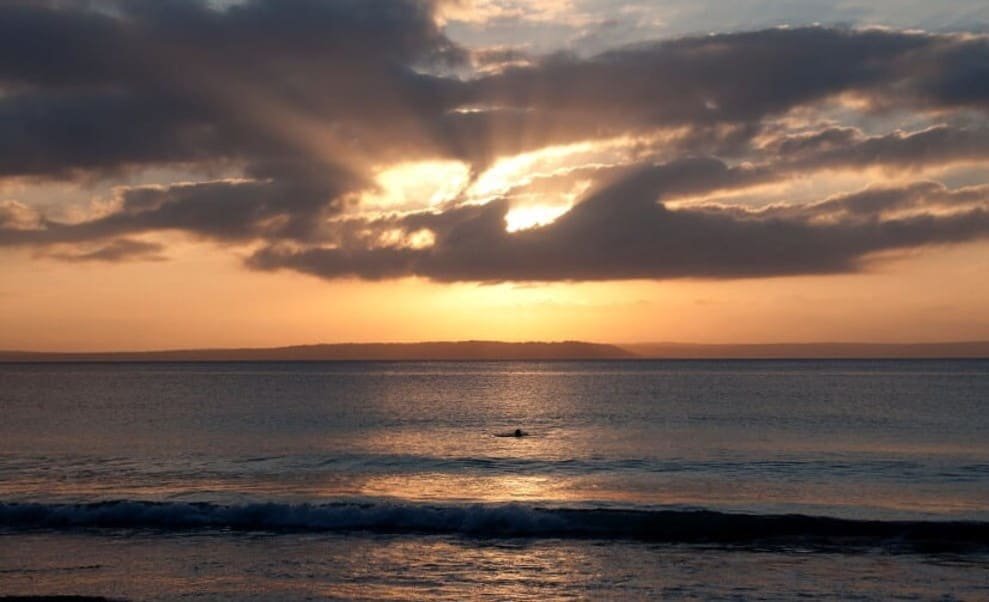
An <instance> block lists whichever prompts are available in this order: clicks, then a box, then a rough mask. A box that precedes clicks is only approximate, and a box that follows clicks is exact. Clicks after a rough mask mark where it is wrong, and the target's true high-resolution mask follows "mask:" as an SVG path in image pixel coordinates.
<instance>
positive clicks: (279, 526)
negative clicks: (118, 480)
mask: <svg viewBox="0 0 989 602" xmlns="http://www.w3.org/2000/svg"><path fill="white" fill-rule="evenodd" d="M0 528H3V529H8V530H24V529H52V530H66V529H150V530H159V531H181V530H231V531H269V532H298V531H326V532H335V531H340V532H346V531H366V532H375V533H429V534H459V535H466V536H475V537H529V538H543V537H552V538H591V539H629V540H644V541H656V542H671V543H711V544H741V545H762V544H766V545H774V544H777V545H824V546H828V545H835V546H882V547H892V548H901V547H902V548H908V549H914V550H916V549H921V550H959V551H962V550H980V551H983V550H989V522H977V521H953V522H949V521H879V520H852V519H841V518H832V517H823V516H805V515H798V514H787V515H772V514H733V513H723V512H715V511H711V510H618V509H607V508H597V509H569V508H544V507H538V506H527V505H521V504H470V505H427V504H410V503H343V502H338V503H327V504H283V503H256V504H241V505H223V504H214V503H206V502H202V503H179V502H146V501H133V500H121V501H111V502H97V503H80V504H69V503H58V504H43V503H0Z"/></svg>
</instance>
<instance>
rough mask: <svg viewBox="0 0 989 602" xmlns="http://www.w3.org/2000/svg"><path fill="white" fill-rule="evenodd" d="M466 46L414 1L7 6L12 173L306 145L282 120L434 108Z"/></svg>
mask: <svg viewBox="0 0 989 602" xmlns="http://www.w3.org/2000/svg"><path fill="white" fill-rule="evenodd" d="M98 9H101V10H98ZM462 55H463V52H462V51H460V50H459V49H458V48H457V47H456V46H454V45H453V44H452V43H451V42H449V41H448V40H447V39H446V38H445V37H444V36H443V35H442V33H441V32H440V31H439V30H438V29H437V28H436V25H435V23H434V21H433V18H432V15H431V12H430V10H429V7H428V5H426V4H424V3H420V2H414V1H407V2H403V1H393V0H389V1H385V0H337V1H330V2H322V1H317V0H277V1H276V0H256V1H252V2H247V3H244V4H238V5H236V6H233V7H231V8H229V9H227V10H225V11H216V10H211V9H209V8H208V7H207V6H206V5H205V3H203V2H194V1H190V0H155V1H148V2H140V1H127V0H121V1H116V2H109V1H108V2H75V3H13V4H11V3H6V4H3V5H0V90H4V91H8V93H6V94H0V175H23V174H28V175H38V176H45V175H61V174H65V173H70V172H72V171H73V170H99V169H112V168H116V167H120V166H127V165H146V164H155V163H167V162H183V161H188V162H203V161H209V160H215V159H227V158H235V159H240V160H243V161H246V162H248V163H250V162H252V161H254V160H257V159H259V158H261V159H265V158H269V157H271V156H276V157H277V156H281V155H284V154H290V153H297V154H305V153H308V152H309V151H310V150H311V149H309V148H307V147H305V146H304V145H301V144H300V143H299V141H298V140H297V139H296V136H293V135H291V134H286V133H285V132H284V131H283V129H282V125H281V124H279V123H278V121H279V120H282V119H285V118H286V117H287V115H304V116H306V117H308V118H310V119H320V120H326V121H327V122H330V121H332V120H334V119H345V120H347V121H348V122H351V125H352V126H353V127H358V126H365V127H366V126H367V124H369V123H371V124H373V123H376V122H377V123H380V122H378V121H377V120H382V119H384V120H396V121H401V120H405V121H409V120H413V119H418V118H419V117H420V115H425V116H426V117H427V118H428V117H429V115H428V114H429V113H431V112H433V113H436V114H439V113H442V111H443V110H444V109H445V108H446V104H447V103H446V102H445V101H444V96H445V95H447V94H448V93H449V89H451V88H455V87H456V85H457V84H456V82H455V81H452V80H451V81H446V80H442V79H439V78H435V77H429V76H425V75H420V74H418V73H416V72H415V71H413V70H412V67H414V66H415V65H419V64H445V63H450V62H455V61H457V60H461V59H462V58H463V57H462ZM280 113H281V114H280ZM409 127H410V126H409V125H408V124H407V123H397V124H396V127H395V129H394V130H392V131H393V132H396V131H397V132H401V131H403V128H409ZM357 133H360V134H366V132H364V131H360V129H359V128H358V130H357ZM386 134H387V130H385V131H378V136H379V137H384V136H385V135H386ZM372 138H373V136H372ZM310 158H311V159H312V160H315V158H313V157H310ZM319 159H320V160H321V161H323V162H325V161H326V160H327V158H326V157H320V158H319Z"/></svg>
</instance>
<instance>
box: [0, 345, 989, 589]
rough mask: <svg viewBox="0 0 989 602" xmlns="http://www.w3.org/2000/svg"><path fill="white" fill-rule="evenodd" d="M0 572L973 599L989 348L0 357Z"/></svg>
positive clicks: (24, 581)
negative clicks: (813, 356)
mask: <svg viewBox="0 0 989 602" xmlns="http://www.w3.org/2000/svg"><path fill="white" fill-rule="evenodd" d="M516 428H518V429H522V430H523V431H525V432H526V433H527V435H526V436H523V437H506V436H499V435H504V434H508V433H511V432H513V431H514V430H515V429H516ZM0 594H16V595H22V594H32V595H43V594H86V595H102V596H109V597H114V598H122V599H134V600H173V599H196V598H200V599H208V600H213V599H229V600H242V599H257V600H283V599H287V600H294V599H374V600H378V599H449V600H463V599H469V598H490V599H495V600H501V599H540V600H547V599H654V598H665V599H713V600H718V599H724V600H735V599H779V600H790V599H794V598H797V597H811V598H814V597H817V598H827V599H836V598H837V599H864V600H873V599H874V600H886V599H893V598H903V599H931V600H945V599H948V600H951V599H959V600H986V599H989V361H981V360H964V361H948V360H943V361H934V360H923V361H921V360H912V361H725V362H717V361H604V362H336V363H318V362H316V363H306V362H300V363H120V364H87V363H78V364H2V365H0Z"/></svg>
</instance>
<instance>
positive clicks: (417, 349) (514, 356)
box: [0, 341, 989, 362]
mask: <svg viewBox="0 0 989 602" xmlns="http://www.w3.org/2000/svg"><path fill="white" fill-rule="evenodd" d="M880 358H891V359H896V358H900V359H907V358H917V359H920V358H989V341H968V342H947V343H768V344H694V343H635V344H622V345H609V344H602V343H588V342H583V341H561V342H524V343H515V342H503V341H446V342H426V343H333V344H320V345H295V346H290V347H271V348H235V349H178V350H166V351H114V352H36V351H0V362H211V361H212V362H231V361H374V360H381V361H427V360H436V361H512V360H517V361H524V360H621V359H880Z"/></svg>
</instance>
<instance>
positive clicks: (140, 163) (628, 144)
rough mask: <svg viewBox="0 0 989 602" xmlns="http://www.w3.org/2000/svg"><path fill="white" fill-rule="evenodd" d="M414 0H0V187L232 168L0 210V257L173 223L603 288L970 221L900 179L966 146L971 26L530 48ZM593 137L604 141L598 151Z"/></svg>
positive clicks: (977, 140)
mask: <svg viewBox="0 0 989 602" xmlns="http://www.w3.org/2000/svg"><path fill="white" fill-rule="evenodd" d="M487 4H488V5H490V6H489V8H492V7H493V8H497V7H498V6H501V5H500V4H497V3H495V4H492V3H487ZM566 4H567V3H561V4H560V6H564V5H566ZM438 6H440V5H439V4H437V3H435V2H418V1H414V0H387V1H386V0H249V1H246V2H238V3H233V4H229V5H227V6H226V7H225V8H215V7H214V6H213V5H212V4H210V3H207V2H205V1H199V0H157V1H138V0H94V1H92V2H79V3H73V2H20V1H18V2H7V3H3V4H0V178H21V179H25V178H26V179H27V180H32V181H33V180H52V179H62V178H79V177H80V176H86V177H96V178H106V179H114V178H117V177H118V176H120V174H123V173H129V172H132V171H139V170H147V169H150V168H158V167H169V168H174V169H176V170H185V171H187V172H189V173H194V174H195V173H198V174H202V173H210V172H211V170H212V171H213V172H216V173H218V172H223V173H224V174H229V173H235V175H236V177H229V178H224V179H218V178H217V177H215V176H213V177H211V178H210V179H208V180H205V181H190V182H173V183H166V184H162V185H157V186H129V187H127V186H124V187H122V188H121V189H120V192H119V196H118V197H117V198H116V199H115V201H116V205H114V206H115V209H114V210H112V211H110V212H108V213H105V214H102V215H100V216H97V217H93V218H91V219H84V220H81V221H75V222H68V221H55V220H52V219H47V218H46V217H45V216H43V215H42V214H40V213H39V212H37V211H34V210H32V209H31V208H30V207H28V206H27V205H24V204H23V203H14V202H13V201H5V202H4V203H3V204H0V246H3V245H8V246H9V245H24V246H32V247H35V248H38V249H42V250H44V249H48V250H50V251H52V252H49V253H47V254H46V255H47V256H49V257H54V258H60V259H65V260H70V261H78V260H89V259H94V260H95V259H103V260H108V261H122V260H126V259H129V258H138V257H143V258H147V257H151V256H157V254H158V253H159V251H163V250H164V249H160V248H148V247H144V248H141V245H147V244H150V243H141V242H138V241H137V240H136V239H135V238H134V237H139V236H141V235H144V234H147V233H154V232H159V231H178V232H183V233H186V234H188V235H190V236H193V237H196V238H201V239H208V240H211V241H215V242H217V243H219V244H223V245H241V246H248V245H252V246H254V247H255V248H258V247H260V248H262V250H261V251H259V252H258V253H256V254H255V255H254V256H253V257H252V259H251V260H250V262H249V265H250V266H251V267H253V268H257V269H278V268H289V269H296V270H299V271H303V272H307V273H313V274H316V275H319V276H322V277H327V278H332V277H339V276H357V277H362V278H371V279H381V278H392V277H400V276H406V275H418V276H422V277H426V278H431V279H434V280H439V281H452V280H478V281H492V280H603V279H622V278H678V277H709V278H735V277H750V276H775V275H783V274H800V273H807V274H810V273H825V272H836V271H854V270H857V269H861V267H862V265H864V262H867V261H869V259H870V258H871V257H872V256H873V255H874V254H875V253H878V252H882V251H891V250H897V249H905V248H911V247H919V246H925V245H932V244H949V243H954V242H963V241H967V240H973V239H977V238H981V237H983V236H985V221H986V218H985V213H986V207H985V196H984V193H985V190H984V189H983V188H981V187H979V186H974V187H969V188H965V189H961V188H958V189H949V188H946V187H944V186H943V185H941V184H939V183H936V182H934V183H931V182H926V181H924V182H920V183H913V184H910V183H907V182H906V181H905V180H906V178H907V176H906V175H904V174H910V173H911V172H924V174H923V175H913V176H912V177H913V179H921V178H925V179H926V178H928V177H929V175H928V173H927V172H929V171H931V170H932V168H935V167H940V166H950V165H954V164H956V163H964V164H982V163H984V162H986V161H987V160H989V128H987V126H986V120H987V116H986V111H987V110H989V84H987V83H986V82H989V72H987V65H989V38H987V37H985V36H980V35H972V34H964V35H963V34H937V35H935V34H926V33H918V32H904V31H897V30H891V29H878V28H873V29H851V28H835V27H806V28H792V29H784V28H777V29H764V30H760V31H750V32H740V33H727V34H718V35H708V36H694V37H686V38H678V39H668V40H665V41H659V42H650V43H643V44H637V45H634V46H627V47H623V48H619V49H613V50H610V51H607V52H603V53H600V54H597V55H594V56H578V55H574V54H568V53H566V52H560V53H555V54H551V55H543V56H537V55H535V54H530V53H524V52H522V51H521V50H520V49H519V48H517V47H503V48H489V49H487V50H484V49H475V50H473V51H471V50H469V49H466V48H464V47H462V46H461V45H458V44H457V43H455V42H453V41H452V40H451V39H450V38H449V37H448V36H447V34H446V32H445V31H444V30H443V29H442V28H441V26H440V25H439V24H438V23H439V22H440V21H441V20H440V19H438V13H437V12H436V11H437V10H438V8H437V7H438ZM449 6H450V5H449V4H447V5H446V7H447V9H449ZM472 69H473V70H472ZM897 119H901V121H904V122H906V123H907V124H908V127H897V128H896V129H893V130H892V131H891V130H890V129H889V127H888V126H887V124H888V123H890V122H895V121H896V120H897ZM615 140H621V141H623V142H621V144H623V145H625V146H623V147H622V152H621V153H618V152H613V153H611V154H610V155H607V156H606V154H605V153H603V152H599V153H597V154H596V155H595V153H594V149H595V148H596V147H595V145H599V146H602V147H603V146H604V145H605V144H613V143H614V141H615ZM607 141H611V142H607ZM643 141H646V142H643ZM575 142H579V143H585V144H586V145H587V147H588V149H590V150H589V151H588V152H586V153H582V154H580V155H579V156H578V154H576V153H574V154H571V155H566V154H565V153H560V154H558V155H553V152H548V155H550V156H552V157H555V160H558V162H559V163H560V164H559V165H557V164H556V163H554V164H553V169H552V170H550V171H551V173H532V174H529V177H520V178H517V181H508V179H507V178H506V177H504V174H502V176H503V181H494V183H493V184H492V186H491V189H492V190H494V191H495V192H493V193H491V194H487V195H485V196H484V198H483V199H481V200H482V201H488V200H490V199H491V198H494V199H495V200H493V201H490V202H487V204H484V205H477V204H475V203H476V202H478V199H479V198H480V197H479V196H471V195H470V193H469V190H470V185H472V184H474V183H476V182H479V181H483V182H486V183H490V182H489V181H491V180H497V178H496V177H492V174H491V173H490V172H488V171H487V170H489V168H492V166H497V165H498V162H499V160H508V161H511V160H512V158H513V157H515V158H516V159H517V158H518V157H517V155H518V154H519V153H529V152H533V151H534V152H536V153H538V152H543V151H547V149H549V151H553V149H559V148H560V146H559V145H565V144H568V143H575ZM580 157H583V158H580ZM595 157H596V159H595ZM436 159H444V160H454V161H455V162H456V164H457V165H462V166H465V167H464V169H463V172H465V173H469V174H470V177H471V178H472V179H471V181H470V182H467V183H466V184H465V186H464V190H462V191H461V194H460V195H457V194H456V191H454V192H453V193H451V194H450V195H448V196H449V198H444V200H443V203H442V204H440V205H438V206H435V207H433V208H432V209H431V210H430V211H422V212H418V213H414V212H413V213H399V212H395V213H393V214H390V215H387V214H386V215H382V214H380V212H376V213H375V214H374V215H372V214H371V212H370V211H368V212H367V213H362V212H361V207H360V200H361V198H363V196H366V195H368V193H369V191H373V190H374V189H375V187H376V186H377V185H378V184H377V183H376V182H377V180H376V178H377V177H378V175H380V174H381V173H383V171H384V170H386V169H387V168H388V167H390V166H394V165H399V164H401V165H410V164H411V165H414V164H416V162H419V161H423V160H436ZM567 161H570V163H567ZM523 163H524V162H522V161H520V162H519V164H520V165H522V164H523ZM523 167H524V166H523ZM876 167H881V168H883V169H887V170H890V171H897V172H900V177H902V178H903V179H904V181H901V182H898V183H894V184H893V185H890V186H886V187H884V188H881V189H880V188H879V187H873V188H872V189H870V190H868V191H865V192H862V191H858V192H855V193H849V194H846V195H839V196H838V197H833V198H829V199H824V200H823V201H821V202H818V203H812V204H794V203H791V204H789V205H787V206H773V207H761V208H755V209H754V208H753V207H749V206H746V207H742V206H736V207H724V206H713V205H709V206H696V207H689V208H680V209H673V208H671V207H672V205H671V204H669V203H670V201H672V200H675V199H682V198H689V197H703V196H704V195H707V194H710V193H712V192H722V191H724V192H731V191H738V190H741V189H749V188H754V187H758V186H761V185H766V184H774V183H780V182H786V181H788V180H792V179H795V178H809V177H817V176H816V175H815V174H817V172H821V171H823V170H849V171H853V172H860V173H861V172H865V171H866V170H868V169H872V168H876ZM494 175H495V176H497V175H498V174H497V173H495V174H494ZM553 178H556V179H557V180H558V181H557V182H550V180H551V179H553ZM578 184H579V185H578ZM554 186H555V188H554ZM413 188H414V187H410V188H409V189H410V190H411V189H413ZM551 189H555V190H557V191H558V192H559V195H564V194H570V191H573V190H578V191H582V190H585V189H589V190H590V192H588V193H586V194H584V195H583V196H582V197H580V198H576V195H577V193H573V196H574V197H575V198H573V199H570V200H572V201H573V203H570V202H569V201H568V203H567V205H566V206H567V207H569V206H570V204H573V208H572V209H570V210H569V211H568V212H566V213H564V214H563V215H562V216H560V217H559V218H558V219H556V220H555V221H553V222H552V223H549V224H546V225H542V226H541V227H535V228H530V229H522V230H519V231H517V232H511V233H510V232H507V231H506V225H505V216H506V214H507V213H508V212H509V211H510V210H511V209H512V204H513V203H515V202H518V201H519V199H522V198H523V197H525V198H527V199H528V201H531V200H532V199H533V198H535V199H536V200H538V197H539V195H540V194H544V193H545V192H546V191H547V190H551ZM498 195H503V196H502V197H499V196H498ZM822 196H823V195H822ZM528 201H527V202H528ZM407 205H408V206H410V207H416V206H427V205H429V203H428V202H423V203H415V202H410V203H407ZM406 210H408V209H406ZM59 245H61V246H67V245H68V246H72V250H71V251H62V250H59V249H61V248H62V247H59ZM93 249H95V250H93Z"/></svg>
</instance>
